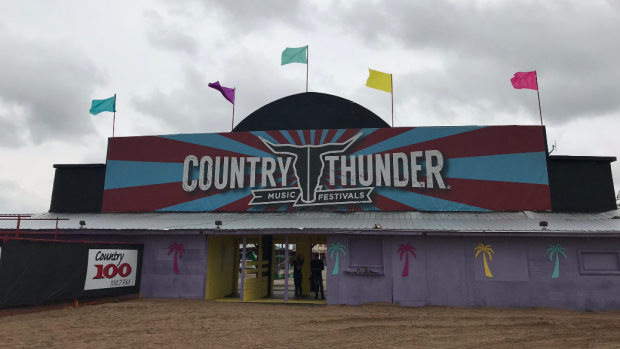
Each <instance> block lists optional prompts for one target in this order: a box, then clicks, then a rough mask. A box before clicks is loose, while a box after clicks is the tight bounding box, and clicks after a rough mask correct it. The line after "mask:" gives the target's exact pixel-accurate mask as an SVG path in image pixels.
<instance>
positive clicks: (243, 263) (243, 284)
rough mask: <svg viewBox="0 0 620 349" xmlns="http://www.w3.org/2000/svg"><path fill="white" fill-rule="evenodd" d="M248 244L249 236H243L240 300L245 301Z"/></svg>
mask: <svg viewBox="0 0 620 349" xmlns="http://www.w3.org/2000/svg"><path fill="white" fill-rule="evenodd" d="M247 245H248V237H247V236H245V235H244V236H243V254H242V255H241V290H239V301H241V302H243V292H245V253H246V252H247V250H246V247H247Z"/></svg>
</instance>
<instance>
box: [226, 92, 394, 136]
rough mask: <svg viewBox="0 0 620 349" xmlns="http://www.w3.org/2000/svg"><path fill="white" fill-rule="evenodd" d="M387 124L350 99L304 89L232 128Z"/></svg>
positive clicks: (320, 127)
mask: <svg viewBox="0 0 620 349" xmlns="http://www.w3.org/2000/svg"><path fill="white" fill-rule="evenodd" d="M385 127H390V125H388V124H387V123H386V122H385V121H383V119H381V118H380V117H378V116H377V115H376V114H375V113H373V112H371V111H370V110H368V109H366V108H364V107H362V106H361V105H359V104H357V103H355V102H352V101H350V100H347V99H344V98H341V97H337V96H333V95H329V94H325V93H318V92H305V93H300V94H296V95H291V96H288V97H284V98H280V99H278V100H276V101H273V102H271V103H269V104H267V105H265V106H263V107H261V108H259V109H257V110H256V111H254V112H253V113H252V114H250V115H248V116H247V117H246V118H245V119H243V121H241V122H240V123H239V124H238V125H237V126H236V127H235V128H234V129H233V132H247V131H274V130H311V129H314V130H319V129H343V128H385Z"/></svg>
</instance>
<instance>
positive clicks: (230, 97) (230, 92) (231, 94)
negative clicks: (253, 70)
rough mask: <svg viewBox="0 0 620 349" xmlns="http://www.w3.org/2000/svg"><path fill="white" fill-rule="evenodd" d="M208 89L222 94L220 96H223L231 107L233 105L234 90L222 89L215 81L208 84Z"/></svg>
mask: <svg viewBox="0 0 620 349" xmlns="http://www.w3.org/2000/svg"><path fill="white" fill-rule="evenodd" d="M209 87H211V88H214V89H216V90H218V91H220V92H221V93H222V96H224V98H226V99H227V100H228V101H229V102H230V103H232V104H233V105H234V104H235V89H234V88H228V87H224V86H222V85H220V82H219V81H216V82H214V83H209Z"/></svg>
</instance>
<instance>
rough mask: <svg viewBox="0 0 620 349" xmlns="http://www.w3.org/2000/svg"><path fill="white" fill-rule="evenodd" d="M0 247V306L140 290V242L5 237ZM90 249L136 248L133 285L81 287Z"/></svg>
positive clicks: (83, 285) (105, 295)
mask: <svg viewBox="0 0 620 349" xmlns="http://www.w3.org/2000/svg"><path fill="white" fill-rule="evenodd" d="M0 248H1V250H0V308H7V307H17V306H38V305H43V304H46V303H52V302H58V301H65V300H72V299H74V298H87V297H118V296H122V295H128V294H136V293H139V292H140V277H141V271H142V252H143V248H144V245H142V244H118V243H89V242H61V241H40V240H9V241H6V242H4V241H0ZM91 249H93V250H101V249H109V250H137V251H138V252H137V253H138V257H137V268H136V273H135V285H134V286H125V287H113V288H103V289H94V290H84V287H85V281H86V273H87V267H88V264H89V261H88V259H89V250H91ZM102 263H105V262H102Z"/></svg>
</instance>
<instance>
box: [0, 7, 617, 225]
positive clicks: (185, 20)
mask: <svg viewBox="0 0 620 349" xmlns="http://www.w3.org/2000/svg"><path fill="white" fill-rule="evenodd" d="M0 8H1V9H2V10H1V11H0V212H2V213H30V212H36V213H38V212H44V211H47V210H48V209H49V204H50V198H51V191H52V183H53V179H54V169H53V167H52V165H53V164H67V163H103V162H105V155H106V143H107V138H108V137H111V135H112V115H111V114H109V113H102V114H99V115H97V116H93V115H90V114H89V113H88V110H89V108H90V102H91V100H92V99H103V98H107V97H110V96H112V95H114V94H115V93H116V94H117V95H118V102H117V111H118V113H117V120H116V135H117V136H135V135H153V134H171V133H196V132H226V131H229V130H230V121H231V120H230V118H231V112H232V109H231V105H230V103H229V102H227V101H226V100H225V99H224V98H223V97H222V96H221V95H220V94H219V93H218V92H217V91H215V90H212V89H210V88H208V87H207V83H209V82H214V81H216V80H219V81H220V83H221V84H222V85H224V86H227V87H236V88H237V104H236V110H235V115H236V118H237V120H236V121H240V120H241V119H242V118H243V117H245V116H246V115H248V114H250V113H251V112H253V111H254V110H256V109H258V108H260V107H261V106H263V105H265V104H267V103H269V102H272V101H274V100H276V99H279V98H281V97H284V96H287V95H291V94H295V93H299V92H303V91H304V89H305V77H306V72H305V66H304V65H301V64H290V65H286V66H280V55H281V52H282V51H283V50H284V48H285V47H287V46H288V47H299V46H304V45H309V47H310V59H309V62H310V65H309V69H310V78H309V89H310V91H315V92H323V93H330V94H334V95H338V96H341V97H344V98H347V99H350V100H352V101H354V102H356V103H359V104H361V105H363V106H365V107H366V108H368V109H370V110H371V111H373V112H375V113H376V114H378V115H379V116H381V117H382V118H384V119H385V120H386V121H388V122H389V121H390V120H389V119H390V96H389V94H387V93H385V92H381V91H378V90H374V89H370V88H367V87H365V82H366V79H367V77H368V68H372V69H375V70H380V71H383V72H387V73H392V74H394V103H395V124H396V126H425V125H440V126H441V125H472V124H475V125H504V124H516V125H535V124H539V122H540V121H539V116H538V101H537V98H536V92H535V91H531V90H514V89H513V88H512V86H511V84H510V78H511V77H512V75H513V74H514V73H515V72H517V71H531V70H537V71H538V76H539V85H540V94H541V102H542V110H543V118H544V121H545V124H546V126H547V135H548V141H549V146H550V148H551V144H553V143H554V142H556V143H557V148H558V150H557V152H555V153H554V154H562V155H598V156H619V155H620V41H619V40H620V37H619V34H618V33H620V1H619V0H588V1H584V0H556V1H553V0H545V1H507V0H496V1H494V0H484V1H465V0H458V1H456V0H454V1H446V0H428V1H413V0H403V1H387V0H382V1H285V0H280V1H277V0H261V1H240V0H213V1H211V0H174V1H137V0H132V1H112V0H106V1H96V0H89V1H77V0H73V1H63V0H55V1H35V0H30V1H10V0H0ZM612 170H613V171H614V180H615V183H616V191H617V190H618V189H620V185H619V184H620V164H619V163H618V162H616V163H614V164H613V165H612Z"/></svg>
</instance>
